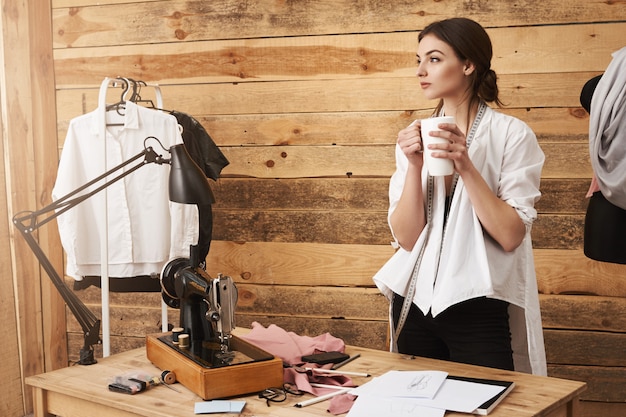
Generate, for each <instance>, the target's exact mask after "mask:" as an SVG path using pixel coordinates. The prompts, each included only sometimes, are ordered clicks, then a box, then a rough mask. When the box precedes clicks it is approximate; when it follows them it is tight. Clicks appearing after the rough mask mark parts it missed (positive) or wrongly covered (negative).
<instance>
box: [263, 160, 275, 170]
mask: <svg viewBox="0 0 626 417" xmlns="http://www.w3.org/2000/svg"><path fill="white" fill-rule="evenodd" d="M265 165H266V166H267V167H268V168H272V167H274V165H276V163H275V162H274V161H272V160H271V159H270V160H269V161H267V162H266V163H265Z"/></svg>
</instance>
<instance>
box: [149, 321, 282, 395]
mask: <svg viewBox="0 0 626 417" xmlns="http://www.w3.org/2000/svg"><path fill="white" fill-rule="evenodd" d="M230 347H231V350H232V352H234V356H235V359H234V360H233V361H232V362H229V363H224V362H220V361H219V360H217V361H216V360H215V356H216V354H215V350H214V349H212V348H211V347H210V346H204V347H193V346H191V347H189V348H180V347H178V346H176V345H174V344H173V342H172V335H171V333H162V334H158V335H148V336H147V337H146V356H147V357H148V359H149V360H150V362H152V363H153V364H154V365H156V366H157V367H159V368H160V369H161V370H168V371H171V372H174V374H175V375H176V380H177V381H178V382H180V383H181V384H183V385H184V386H185V387H187V388H188V389H189V390H191V391H193V392H194V393H195V394H197V395H198V396H200V397H201V398H202V399H204V400H212V399H216V398H227V397H233V396H238V395H244V394H250V393H253V392H260V391H263V390H264V389H265V388H268V387H279V386H282V384H283V361H282V360H281V359H280V358H276V357H274V356H273V355H271V354H269V353H267V352H265V351H264V350H262V349H260V348H258V347H257V346H254V345H252V344H251V343H248V342H246V341H245V340H243V339H240V338H238V337H237V336H232V338H231V341H230ZM217 355H218V356H219V354H217Z"/></svg>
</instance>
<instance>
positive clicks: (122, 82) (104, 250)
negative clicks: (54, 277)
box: [98, 77, 168, 357]
mask: <svg viewBox="0 0 626 417" xmlns="http://www.w3.org/2000/svg"><path fill="white" fill-rule="evenodd" d="M120 87H121V88H123V91H122V93H121V95H120V100H119V101H118V102H117V103H114V104H111V105H108V106H107V104H106V96H107V91H108V89H109V88H120ZM141 87H151V88H154V89H155V94H156V100H157V107H156V109H162V108H163V97H162V94H161V87H159V85H158V84H147V83H145V82H143V81H135V80H133V79H131V78H126V77H117V78H109V77H106V78H105V79H104V80H103V81H102V83H101V84H100V92H99V95H98V113H99V129H100V133H101V135H102V137H103V138H106V128H107V123H106V113H107V111H110V110H112V109H115V110H117V111H118V112H120V111H121V110H123V108H124V107H123V106H124V103H125V102H126V101H133V102H136V103H138V102H142V103H148V104H151V106H150V107H152V108H154V104H153V102H152V100H144V99H142V98H141V95H140V92H141ZM131 90H132V94H131V96H130V97H128V98H127V96H128V94H129V93H131ZM120 114H122V113H120ZM103 147H104V148H103V150H102V155H103V158H104V166H105V167H106V166H107V161H106V155H107V149H106V147H107V141H106V140H104V141H103ZM105 181H106V179H105ZM102 196H103V197H102V198H103V201H104V204H102V206H101V207H102V211H101V215H102V216H103V217H102V218H103V219H104V222H103V224H104V225H105V227H104V230H101V231H100V251H101V252H100V260H101V261H100V280H101V303H102V320H101V325H102V355H103V357H107V356H109V355H110V353H111V324H110V310H109V279H110V277H109V262H108V260H109V251H108V248H109V238H108V227H107V226H108V206H107V190H106V188H105V189H104V190H102ZM161 328H162V331H163V332H166V331H167V330H168V320H167V305H166V304H165V302H164V301H163V300H161Z"/></svg>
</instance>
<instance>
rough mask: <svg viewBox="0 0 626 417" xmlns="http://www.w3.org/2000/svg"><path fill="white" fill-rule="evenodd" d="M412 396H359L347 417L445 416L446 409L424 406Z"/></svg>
mask: <svg viewBox="0 0 626 417" xmlns="http://www.w3.org/2000/svg"><path fill="white" fill-rule="evenodd" d="M412 401H413V399H412V398H397V397H396V398H380V397H370V396H367V395H366V396H359V397H358V398H357V399H356V401H354V404H353V405H352V408H351V409H350V411H349V412H348V414H346V417H387V416H393V417H403V416H419V417H443V416H444V415H445V413H446V410H443V409H437V408H430V407H423V406H421V405H417V404H415V403H413V402H412Z"/></svg>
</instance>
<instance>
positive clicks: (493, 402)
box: [448, 375, 515, 416]
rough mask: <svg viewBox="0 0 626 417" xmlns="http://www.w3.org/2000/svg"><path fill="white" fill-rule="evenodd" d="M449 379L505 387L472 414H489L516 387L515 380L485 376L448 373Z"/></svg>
mask: <svg viewBox="0 0 626 417" xmlns="http://www.w3.org/2000/svg"><path fill="white" fill-rule="evenodd" d="M448 379H454V380H457V381H466V382H474V383H477V384H488V385H498V386H501V387H504V390H502V391H500V393H499V394H497V395H495V396H493V397H492V398H491V399H490V400H488V401H485V402H484V403H483V404H482V405H481V406H480V407H478V408H477V409H476V410H474V411H473V413H472V414H478V415H481V416H486V415H487V414H489V413H490V412H491V411H492V410H493V409H494V408H496V406H497V405H498V404H499V403H500V401H502V399H503V398H504V397H506V396H507V395H508V394H509V392H511V391H512V390H513V387H515V382H513V381H498V380H495V379H484V378H468V377H463V376H453V375H448Z"/></svg>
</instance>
